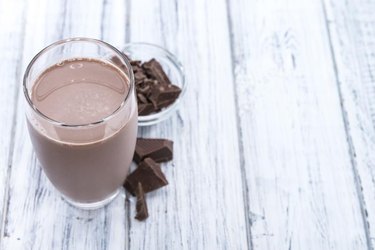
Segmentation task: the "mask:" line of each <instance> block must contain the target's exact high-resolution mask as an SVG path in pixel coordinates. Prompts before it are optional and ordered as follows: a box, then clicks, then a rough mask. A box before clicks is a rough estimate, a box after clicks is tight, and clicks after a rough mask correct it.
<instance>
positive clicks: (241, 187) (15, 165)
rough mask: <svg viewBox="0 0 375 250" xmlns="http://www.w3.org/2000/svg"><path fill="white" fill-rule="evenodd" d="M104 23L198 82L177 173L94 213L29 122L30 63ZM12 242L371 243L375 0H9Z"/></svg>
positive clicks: (182, 116)
mask: <svg viewBox="0 0 375 250" xmlns="http://www.w3.org/2000/svg"><path fill="white" fill-rule="evenodd" d="M76 36H84V37H92V38H99V39H102V40H104V41H107V42H109V43H111V44H113V45H115V46H118V47H119V48H121V47H122V46H123V44H125V43H128V42H136V41H142V42H151V43H155V44H159V45H161V46H164V47H166V48H167V49H168V50H170V51H172V52H173V53H174V54H176V56H177V57H178V58H179V59H180V60H181V62H182V63H183V65H184V66H185V71H186V80H187V83H188V85H189V86H188V92H187V95H186V96H185V97H186V98H185V99H184V100H183V104H182V107H181V108H180V109H179V111H178V112H177V113H176V114H175V115H174V116H173V117H172V118H171V119H169V120H167V121H165V122H163V123H160V124H158V125H156V126H152V127H148V128H142V129H141V130H140V133H139V134H140V135H141V136H145V137H162V138H170V139H172V140H174V142H175V159H174V161H173V162H172V163H168V164H165V165H163V167H162V168H163V171H164V172H165V173H166V176H167V178H168V180H169V182H170V184H169V185H168V187H167V188H164V189H162V190H160V191H158V192H154V193H150V194H149V195H148V196H147V198H148V205H149V212H150V218H149V219H148V220H147V221H146V222H138V221H137V220H135V219H134V216H135V208H134V207H135V205H134V202H135V201H134V199H130V200H129V201H127V202H125V195H124V193H122V195H121V196H119V197H118V198H117V199H116V200H115V201H114V202H113V203H111V204H110V205H109V206H107V207H105V208H103V209H99V210H97V211H81V210H78V209H75V208H73V207H71V206H69V205H68V204H67V203H65V202H64V200H62V199H61V198H60V196H59V194H58V193H57V192H56V191H55V190H54V189H53V188H52V186H51V184H50V183H49V181H48V180H47V178H46V177H45V175H44V173H43V172H42V171H41V168H40V165H39V163H38V161H37V160H36V158H35V154H34V153H33V149H32V147H31V143H30V140H29V137H28V133H27V129H26V127H25V116H24V103H23V93H22V88H21V83H22V77H23V73H24V70H25V68H26V66H27V64H28V63H29V61H30V60H31V58H32V57H33V56H34V55H35V54H36V53H37V52H38V51H40V50H41V49H42V48H43V47H44V46H46V45H48V44H50V43H52V42H54V41H56V40H59V39H62V38H67V37H76ZM0 56H1V66H0V121H1V122H0V131H1V132H0V134H1V137H0V142H1V143H0V201H2V203H1V206H0V220H1V234H0V249H10V250H14V249H173V250H175V249H194V250H195V249H215V250H216V249H303V250H304V249H373V248H374V246H375V2H374V1H370V0H357V1H355V0H322V1H319V0H298V1H297V0H296V1H293V0H284V1H279V0H264V1H255V0H215V1H214V0H207V1H202V0H181V1H180V0H165V1H164V0H163V1H161V0H160V1H151V0H149V1H146V0H141V1H140V0H122V1H116V0H97V1H84V0H62V1H48V0H33V1H31V0H28V1H27V0H25V1H22V0H9V1H8V0H1V1H0Z"/></svg>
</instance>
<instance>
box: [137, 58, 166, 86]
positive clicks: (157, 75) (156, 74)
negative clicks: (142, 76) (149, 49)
mask: <svg viewBox="0 0 375 250" xmlns="http://www.w3.org/2000/svg"><path fill="white" fill-rule="evenodd" d="M142 67H143V68H144V69H145V71H146V73H147V75H148V76H150V77H151V78H154V79H156V80H158V82H159V83H160V84H165V85H168V84H172V83H171V81H170V80H169V78H168V76H167V74H166V73H165V72H164V70H163V67H162V66H161V65H160V63H159V62H158V61H156V60H155V58H153V59H151V60H150V61H148V62H145V63H144V64H143V65H142Z"/></svg>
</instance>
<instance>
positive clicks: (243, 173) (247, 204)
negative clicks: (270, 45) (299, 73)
mask: <svg viewBox="0 0 375 250" xmlns="http://www.w3.org/2000/svg"><path fill="white" fill-rule="evenodd" d="M226 7H227V8H226V13H227V22H228V30H229V44H230V60H231V62H230V64H231V68H232V69H231V70H232V78H233V90H234V99H235V100H234V101H235V108H236V112H235V113H236V125H237V132H238V148H239V153H240V154H239V157H240V159H239V160H240V168H241V183H242V196H243V201H244V214H245V220H246V222H245V224H246V239H247V248H248V249H254V246H253V242H252V234H251V224H252V223H251V218H250V216H249V213H250V200H249V190H248V188H247V181H246V166H245V157H244V145H243V141H242V136H243V133H242V129H241V117H240V115H239V103H238V91H237V88H236V74H235V63H236V61H235V50H234V45H233V43H234V42H233V40H234V39H233V22H232V18H231V6H230V3H229V0H226Z"/></svg>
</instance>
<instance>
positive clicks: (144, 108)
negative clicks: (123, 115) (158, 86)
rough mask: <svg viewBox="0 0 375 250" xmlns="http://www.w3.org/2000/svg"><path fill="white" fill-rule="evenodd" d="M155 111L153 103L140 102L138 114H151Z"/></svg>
mask: <svg viewBox="0 0 375 250" xmlns="http://www.w3.org/2000/svg"><path fill="white" fill-rule="evenodd" d="M154 111H155V108H154V105H152V103H140V104H138V115H149V114H151V113H152V112H154Z"/></svg>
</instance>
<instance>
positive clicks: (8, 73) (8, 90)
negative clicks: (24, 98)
mask: <svg viewBox="0 0 375 250" xmlns="http://www.w3.org/2000/svg"><path fill="white" fill-rule="evenodd" d="M24 12H25V6H24V4H23V2H22V1H1V2H0V27H1V28H0V51H1V56H0V57H1V62H2V63H1V67H0V120H1V122H0V131H1V136H0V201H1V203H0V242H1V241H2V239H3V237H4V236H5V237H6V236H7V235H6V234H5V232H4V224H5V218H4V217H5V214H3V210H4V209H5V207H6V206H7V193H8V192H7V187H8V181H9V169H10V165H11V158H12V155H13V144H14V140H13V136H14V133H15V129H14V122H15V114H14V112H15V109H16V99H17V94H18V92H17V89H18V86H19V85H20V84H21V77H20V71H21V62H20V61H21V60H20V59H22V51H23V45H24V43H23V37H24V28H25V19H24V18H22V17H23V13H24Z"/></svg>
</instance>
